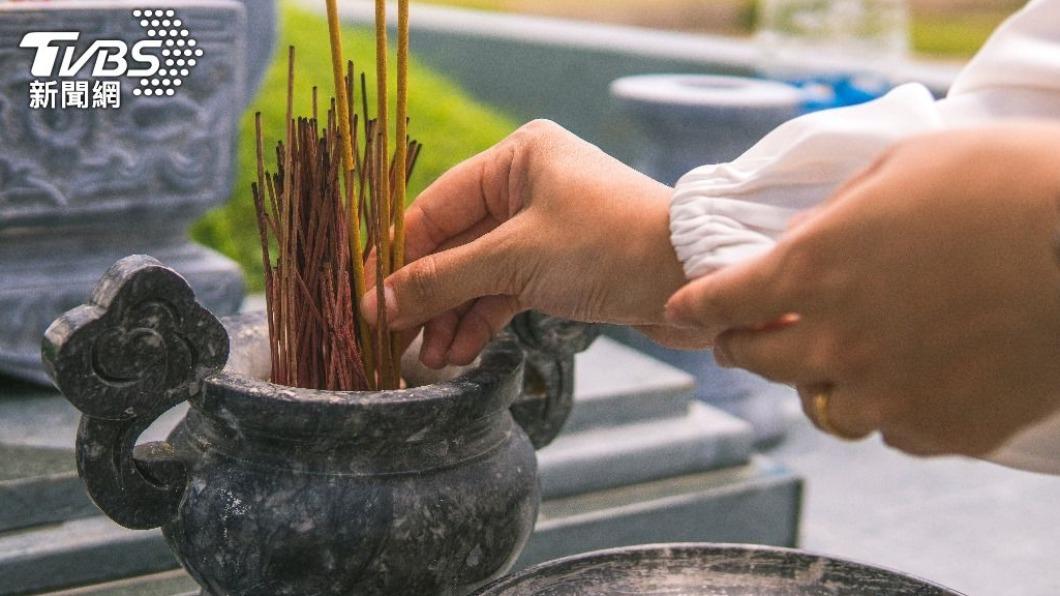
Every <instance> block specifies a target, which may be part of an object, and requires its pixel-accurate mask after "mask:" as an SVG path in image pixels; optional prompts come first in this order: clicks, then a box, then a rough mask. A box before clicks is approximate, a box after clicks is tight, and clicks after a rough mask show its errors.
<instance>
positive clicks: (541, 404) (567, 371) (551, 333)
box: [509, 311, 599, 449]
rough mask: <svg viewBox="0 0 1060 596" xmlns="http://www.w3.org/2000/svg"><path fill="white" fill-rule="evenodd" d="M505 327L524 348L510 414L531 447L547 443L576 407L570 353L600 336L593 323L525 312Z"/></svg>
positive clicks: (577, 350)
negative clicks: (518, 387)
mask: <svg viewBox="0 0 1060 596" xmlns="http://www.w3.org/2000/svg"><path fill="white" fill-rule="evenodd" d="M509 330H510V331H511V332H512V334H514V335H515V337H516V339H517V340H518V341H519V343H520V344H521V345H522V346H523V350H524V351H525V352H526V368H525V371H524V375H523V391H522V394H521V395H520V396H519V397H518V398H517V399H516V400H515V403H514V404H512V407H511V412H512V417H513V418H515V421H516V422H518V423H519V426H521V427H523V430H525V431H526V434H527V435H528V436H529V437H530V441H531V442H532V443H533V444H534V447H535V448H537V449H541V448H542V447H545V446H546V445H548V444H549V443H551V442H552V441H553V440H554V439H555V438H556V436H557V435H559V432H560V431H561V430H563V425H564V424H565V423H566V422H567V418H568V417H569V416H570V412H571V409H572V408H573V407H574V356H575V355H576V354H578V353H579V352H584V351H585V350H587V349H588V348H589V346H590V345H592V343H593V341H595V340H596V338H597V336H598V335H599V329H598V328H597V327H596V326H595V325H587V324H585V323H576V322H574V321H568V320H565V319H558V318H556V317H551V316H548V315H543V314H541V313H538V312H533V311H530V312H525V313H522V314H520V315H518V316H517V317H515V319H514V320H512V323H511V325H510V326H509Z"/></svg>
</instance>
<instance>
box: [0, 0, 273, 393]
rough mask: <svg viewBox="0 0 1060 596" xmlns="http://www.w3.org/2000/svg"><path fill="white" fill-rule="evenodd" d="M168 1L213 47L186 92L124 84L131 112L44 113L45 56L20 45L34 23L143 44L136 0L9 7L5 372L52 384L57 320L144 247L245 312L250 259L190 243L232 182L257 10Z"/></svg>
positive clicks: (2, 310)
mask: <svg viewBox="0 0 1060 596" xmlns="http://www.w3.org/2000/svg"><path fill="white" fill-rule="evenodd" d="M261 1H262V0H255V2H261ZM166 7H167V8H172V9H174V10H176V12H177V13H179V17H180V18H181V19H182V20H183V22H184V24H185V26H186V27H187V28H188V30H189V31H190V32H192V34H193V38H194V39H195V40H196V42H197V46H196V47H197V48H198V49H202V50H203V51H204V54H203V55H202V56H199V57H197V58H196V59H197V61H198V62H197V64H196V65H195V66H194V67H192V68H191V69H190V74H189V75H187V76H186V77H184V80H182V84H181V85H180V87H179V88H178V91H177V93H175V94H174V95H173V96H167V97H148V96H135V95H133V93H132V91H133V88H134V87H135V86H136V80H135V79H122V82H123V85H122V95H121V104H122V105H121V107H120V108H119V109H77V108H74V109H65V110H64V109H61V108H59V109H55V110H51V109H42V110H33V109H30V105H29V93H28V89H29V82H30V80H31V79H33V78H34V77H33V76H32V75H31V73H30V63H31V61H32V60H33V56H34V53H33V52H32V51H28V50H26V49H22V48H19V42H20V40H21V38H22V35H24V34H25V33H26V32H27V31H40V30H57V29H59V30H71V31H78V32H80V34H81V39H80V40H79V41H78V42H77V47H78V50H79V51H84V50H86V49H87V48H88V46H89V45H90V44H91V43H92V42H93V41H95V40H97V39H105V38H117V39H122V40H126V41H128V42H129V43H133V42H135V41H139V40H140V39H144V38H146V37H145V35H146V34H145V31H144V30H143V28H141V27H140V26H139V24H138V23H137V22H136V20H135V18H134V17H133V16H132V14H131V11H132V9H133V8H134V6H133V5H131V4H129V3H126V2H114V3H112V4H108V3H100V4H93V5H92V6H90V7H89V6H84V7H82V6H80V5H77V4H63V5H57V4H54V3H51V2H46V1H42V0H31V1H28V2H17V3H16V2H10V3H3V4H0V73H2V74H0V83H2V91H0V130H3V131H4V134H3V136H2V137H0V179H2V180H3V181H4V182H3V186H4V188H3V189H2V190H0V222H2V223H0V279H3V280H4V283H3V287H2V288H0V328H2V329H3V330H2V331H0V371H3V372H6V373H8V374H11V375H16V376H20V377H22V378H26V379H30V380H33V381H36V382H41V383H45V382H46V378H45V377H44V375H43V373H42V372H41V369H40V360H39V340H40V335H41V334H42V333H43V331H44V329H45V327H47V325H48V323H50V322H51V320H53V319H54V318H55V317H57V316H58V315H59V314H60V313H62V312H64V311H65V310H68V309H69V308H72V307H73V306H75V305H77V304H79V303H81V302H83V301H84V300H85V298H86V297H87V295H88V292H89V291H90V290H91V287H92V285H93V283H94V281H95V278H96V277H97V276H98V275H99V272H100V271H102V270H103V269H105V268H106V266H107V265H109V263H111V262H114V261H115V260H116V259H117V258H119V257H122V256H125V255H128V254H131V253H150V254H154V255H156V256H158V257H160V258H163V259H165V260H166V261H167V262H168V263H171V264H172V265H173V266H174V267H175V268H176V269H178V270H179V271H181V272H182V273H183V274H184V275H185V276H186V277H187V278H188V279H189V280H190V281H191V283H192V284H193V285H194V286H195V287H196V288H197V289H198V290H200V293H201V295H200V298H201V299H202V300H203V301H204V303H205V304H206V305H207V306H208V307H209V308H211V309H212V310H214V311H215V312H217V313H220V314H226V313H230V312H233V311H235V310H236V309H237V308H238V306H239V303H240V301H241V299H242V294H243V280H242V274H241V272H240V271H239V269H238V267H236V266H235V264H234V263H232V262H231V261H229V260H227V259H225V258H223V257H221V256H220V255H218V254H217V253H215V252H213V251H209V250H206V249H204V248H202V247H198V246H196V245H193V244H190V243H189V242H188V240H187V238H186V234H185V230H186V228H187V226H188V225H189V224H190V223H191V222H192V221H193V220H194V219H195V218H197V217H198V216H199V215H201V214H202V213H203V212H205V211H206V210H207V209H208V208H210V207H213V206H215V205H217V204H219V203H220V202H221V201H223V200H224V199H226V198H227V197H228V196H229V191H230V189H231V184H232V181H233V175H232V164H233V163H234V137H235V132H236V123H237V120H238V118H239V116H240V115H241V113H242V110H243V107H244V105H245V104H246V101H247V96H248V94H247V89H248V83H247V76H246V70H247V69H246V65H245V60H246V57H247V55H246V44H247V42H246V31H245V12H244V8H243V5H242V4H241V3H240V2H235V1H231V0H210V1H209V2H195V1H188V0H184V1H179V0H178V1H176V2H171V3H169V4H167V5H166ZM270 14H271V13H270V12H268V11H262V12H261V13H260V14H256V15H255V21H256V22H257V21H259V20H260V19H262V18H267V17H269V15H270ZM258 29H259V32H258V34H257V35H258V36H259V37H261V38H263V39H265V40H269V39H271V34H266V32H264V27H263V26H262V25H260V24H259V25H258ZM255 43H260V42H255ZM257 53H258V54H257V55H255V56H254V60H260V59H261V55H262V54H263V52H261V50H260V48H259V49H257Z"/></svg>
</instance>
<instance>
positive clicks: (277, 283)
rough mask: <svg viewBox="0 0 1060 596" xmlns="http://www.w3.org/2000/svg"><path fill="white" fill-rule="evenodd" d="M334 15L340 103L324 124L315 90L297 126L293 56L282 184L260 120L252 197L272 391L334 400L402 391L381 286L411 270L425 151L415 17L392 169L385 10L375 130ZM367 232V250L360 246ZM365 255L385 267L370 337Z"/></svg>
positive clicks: (331, 3)
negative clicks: (413, 120)
mask: <svg viewBox="0 0 1060 596" xmlns="http://www.w3.org/2000/svg"><path fill="white" fill-rule="evenodd" d="M327 7H328V24H329V27H328V29H329V35H330V38H331V58H332V74H333V78H334V85H335V97H334V98H332V99H331V100H330V101H329V102H328V104H327V111H326V114H324V115H323V120H322V119H321V113H320V106H319V103H318V102H319V91H318V89H317V88H316V87H313V88H312V112H311V114H312V115H311V117H295V116H294V114H293V104H294V94H295V73H294V64H295V51H294V48H293V47H292V48H290V49H289V53H288V73H287V74H288V79H287V106H286V107H287V110H286V115H285V126H284V128H285V131H284V139H283V140H282V141H280V142H278V143H277V144H276V151H275V157H276V165H277V167H276V172H275V173H270V172H268V171H267V170H266V166H265V150H264V132H263V130H262V124H261V115H260V114H257V115H256V116H255V135H256V147H255V149H256V152H257V155H256V158H257V169H258V172H257V180H256V181H254V182H253V183H252V184H251V193H252V195H253V199H254V208H255V211H256V214H257V224H258V230H259V234H260V236H261V253H262V262H263V264H264V268H265V286H266V289H265V292H266V301H267V303H268V313H267V316H268V326H269V337H270V355H271V363H272V380H273V382H275V383H279V384H284V385H290V386H295V387H307V388H318V389H331V390H367V389H394V388H397V387H398V386H399V384H400V379H401V375H400V354H399V352H398V349H399V347H400V346H399V345H398V341H397V338H396V336H393V335H391V333H390V332H389V325H388V322H387V320H386V308H385V302H384V300H383V297H384V291H383V280H384V279H385V278H386V276H387V275H389V274H391V273H392V272H393V271H394V270H395V269H396V268H397V267H400V266H401V265H402V264H403V263H404V258H405V255H404V226H403V221H402V220H403V217H404V209H403V207H404V201H405V198H406V195H407V191H406V187H407V184H408V179H409V176H410V174H411V172H412V169H413V168H414V167H415V163H416V160H417V158H418V156H419V153H420V150H421V148H422V146H421V145H419V144H418V143H416V142H415V141H412V140H410V139H409V138H408V114H407V112H408V92H407V87H408V70H407V69H408V6H407V1H403V2H402V5H401V6H399V18H398V30H399V35H398V38H399V39H398V60H397V70H398V80H397V83H398V90H397V106H396V115H397V118H398V121H397V125H396V127H397V142H396V143H395V153H394V156H393V160H391V155H390V152H389V148H388V145H389V141H388V128H387V122H388V108H389V106H388V103H387V97H388V95H387V89H386V84H387V71H386V63H387V56H386V48H387V46H386V43H387V40H386V14H385V4H383V3H382V2H378V3H377V5H376V8H377V16H378V17H379V18H378V20H377V23H376V25H377V28H376V40H377V46H376V47H377V56H376V58H377V64H376V66H377V68H378V69H379V71H378V77H377V79H376V83H377V89H376V93H377V95H378V100H379V101H378V104H377V107H378V114H377V118H375V119H371V118H369V114H368V91H367V88H366V78H365V75H364V74H363V73H362V74H361V95H362V101H361V111H362V113H361V114H360V115H358V114H357V113H356V110H354V101H353V96H354V91H355V85H354V83H355V77H354V69H353V65H352V64H350V63H347V65H346V69H345V70H346V72H345V73H343V66H342V46H341V38H340V29H339V25H338V11H337V7H336V0H327ZM380 8H382V9H383V10H382V13H381V14H380V13H379V12H378V11H379V10H380ZM362 118H363V120H364V126H363V129H364V134H363V139H360V128H359V126H358V124H359V123H360V120H361V119H362ZM359 139H360V142H359V141H358V140H359ZM362 225H364V227H365V232H366V241H367V244H363V243H362V237H361V226H362ZM392 229H393V230H392ZM392 234H393V236H392ZM273 246H275V247H276V253H275V255H274V254H273ZM369 251H373V252H374V254H375V255H376V257H377V258H376V261H375V271H374V273H375V278H376V280H375V284H374V288H373V289H374V291H375V293H376V296H377V298H378V307H379V313H378V320H379V323H378V325H377V326H376V329H375V330H374V333H373V331H372V330H371V329H369V327H368V325H367V324H366V323H365V321H364V319H363V317H362V316H361V314H360V308H359V307H360V305H359V302H360V299H361V297H362V296H363V295H364V294H365V292H366V291H368V289H367V288H366V287H365V286H366V279H365V262H366V256H367V253H368V252H369Z"/></svg>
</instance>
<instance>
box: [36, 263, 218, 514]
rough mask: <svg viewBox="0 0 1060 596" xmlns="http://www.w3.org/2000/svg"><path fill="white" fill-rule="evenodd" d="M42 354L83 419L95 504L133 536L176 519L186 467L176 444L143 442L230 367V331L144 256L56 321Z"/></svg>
mask: <svg viewBox="0 0 1060 596" xmlns="http://www.w3.org/2000/svg"><path fill="white" fill-rule="evenodd" d="M41 351H42V358H43V360H44V366H45V368H46V370H47V371H48V374H49V375H50V376H51V378H52V380H53V381H54V383H55V385H56V386H57V387H58V388H59V390H60V391H61V392H62V393H63V395H64V396H65V397H66V399H67V400H69V401H70V403H72V404H73V405H74V406H75V407H77V409H78V410H80V411H81V413H82V414H83V416H82V417H81V426H80V428H79V429H78V435H77V467H78V472H79V473H80V475H81V478H82V480H83V481H84V482H85V486H86V488H87V490H88V493H89V496H91V497H92V500H93V501H95V503H96V505H98V506H99V508H100V509H102V510H103V512H104V513H106V514H107V515H108V516H109V517H110V518H111V519H113V520H114V521H116V522H118V523H119V524H121V525H123V526H125V527H128V528H137V529H146V528H154V527H158V526H160V525H163V524H165V523H167V522H168V521H170V520H172V519H173V517H174V516H175V515H176V513H177V508H178V507H179V505H180V501H181V498H182V497H183V494H184V490H185V487H186V484H187V470H186V468H185V463H184V462H183V461H181V459H180V458H179V457H178V454H177V453H176V452H175V451H174V449H173V447H172V446H171V445H169V444H168V443H164V442H159V443H148V444H145V445H139V446H137V445H136V440H137V438H138V437H139V436H140V434H141V433H142V432H143V431H144V430H145V429H147V427H148V426H150V424H151V423H152V422H154V420H155V419H157V418H158V417H159V416H160V415H162V414H163V413H164V412H165V411H166V410H168V409H170V408H172V407H173V406H175V405H177V404H179V403H181V402H183V401H185V400H187V399H188V398H189V397H191V396H193V395H195V394H197V393H198V392H199V391H200V389H201V385H202V381H203V379H205V378H206V377H208V376H210V375H212V374H214V373H216V372H217V371H219V370H221V368H222V367H224V364H225V361H226V360H227V359H228V335H227V333H226V332H225V329H224V327H222V326H221V323H220V322H219V321H218V320H217V319H216V318H215V317H214V316H213V315H212V314H211V313H210V312H209V311H207V310H206V309H205V308H203V307H202V306H200V305H199V304H198V302H196V301H195V294H194V293H193V292H192V290H191V287H190V286H189V285H188V282H186V281H185V280H184V278H183V277H181V276H180V275H179V274H178V273H177V272H175V271H173V270H172V269H169V268H167V267H165V266H164V265H162V263H160V262H158V261H157V260H155V259H153V258H151V257H148V256H142V255H137V256H131V257H126V258H124V259H122V260H120V261H118V262H117V263H115V264H114V265H113V266H111V268H110V269H109V270H107V272H106V273H105V274H104V275H103V278H102V279H100V281H99V284H97V285H96V289H95V290H94V292H93V293H92V297H91V298H90V299H89V302H88V303H87V304H84V305H81V306H79V307H77V308H74V309H73V310H70V311H69V312H67V313H66V314H64V315H62V316H61V317H59V318H58V319H56V320H55V322H54V323H52V324H51V326H50V327H48V330H47V331H46V332H45V333H44V342H43V346H42V350H41Z"/></svg>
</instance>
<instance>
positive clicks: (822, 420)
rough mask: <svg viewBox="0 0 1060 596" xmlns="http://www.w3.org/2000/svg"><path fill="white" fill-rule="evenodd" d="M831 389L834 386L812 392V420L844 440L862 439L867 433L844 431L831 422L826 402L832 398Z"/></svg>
mask: <svg viewBox="0 0 1060 596" xmlns="http://www.w3.org/2000/svg"><path fill="white" fill-rule="evenodd" d="M833 389H834V387H826V388H824V389H820V390H818V391H817V392H816V393H814V394H813V419H814V420H813V421H814V422H815V423H816V424H817V428H819V429H821V431H822V432H824V433H827V434H830V435H832V436H833V437H836V438H838V439H842V440H844V441H860V440H861V439H864V438H865V437H866V436H868V435H855V434H852V433H845V432H843V431H841V430H839V429H838V428H836V426H835V425H834V424H832V418H831V416H830V415H829V414H828V403H829V401H831V399H832V390H833Z"/></svg>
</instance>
